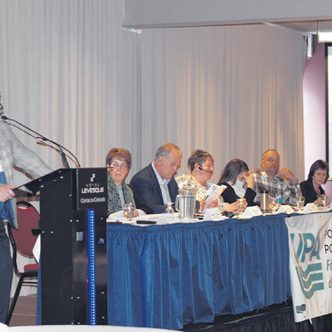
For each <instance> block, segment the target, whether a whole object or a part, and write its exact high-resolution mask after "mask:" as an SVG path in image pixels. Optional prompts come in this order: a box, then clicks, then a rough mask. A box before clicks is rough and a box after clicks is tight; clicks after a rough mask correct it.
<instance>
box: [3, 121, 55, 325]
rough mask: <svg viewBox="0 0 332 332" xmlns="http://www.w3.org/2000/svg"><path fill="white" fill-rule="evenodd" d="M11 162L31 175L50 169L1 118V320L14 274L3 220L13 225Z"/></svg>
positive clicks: (39, 174)
mask: <svg viewBox="0 0 332 332" xmlns="http://www.w3.org/2000/svg"><path fill="white" fill-rule="evenodd" d="M14 166H16V167H18V168H20V169H22V170H24V171H25V172H26V173H28V174H29V175H30V176H32V177H33V178H37V177H40V176H43V175H45V174H47V173H49V172H51V171H52V170H51V169H50V168H49V167H48V166H47V165H46V164H45V163H44V162H43V161H42V160H41V159H40V158H39V157H38V156H37V155H36V154H35V153H33V152H32V151H30V150H29V149H28V148H27V147H26V146H24V145H23V144H22V143H21V142H20V141H19V140H18V138H17V137H16V136H15V135H14V133H13V132H12V130H11V129H10V128H9V125H8V124H7V123H6V122H5V121H3V120H0V219H1V220H0V285H1V286H0V322H1V323H5V320H6V316H7V312H8V307H9V299H10V287H11V281H12V274H13V265H12V261H11V255H10V249H9V240H8V237H7V235H6V232H5V226H4V222H9V223H10V224H11V225H14V226H15V225H16V222H15V213H14V211H15V210H14V209H15V207H14V206H13V205H12V204H13V202H12V198H14V195H15V194H14V191H13V189H14V188H15V187H16V186H15V185H13V171H14Z"/></svg>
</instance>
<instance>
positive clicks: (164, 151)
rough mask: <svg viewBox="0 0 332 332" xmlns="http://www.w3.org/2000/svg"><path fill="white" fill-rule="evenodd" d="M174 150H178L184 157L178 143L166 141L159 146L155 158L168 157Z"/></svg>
mask: <svg viewBox="0 0 332 332" xmlns="http://www.w3.org/2000/svg"><path fill="white" fill-rule="evenodd" d="M173 150H176V151H177V152H178V153H179V155H180V156H181V157H182V151H181V149H180V148H179V147H178V146H177V145H175V144H173V143H166V144H164V145H162V146H160V147H159V148H158V150H157V152H156V154H155V156H154V160H158V159H159V158H160V157H164V158H167V157H168V156H169V154H170V153H171V152H172V151H173Z"/></svg>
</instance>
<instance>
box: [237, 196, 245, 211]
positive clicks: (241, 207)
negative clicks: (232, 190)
mask: <svg viewBox="0 0 332 332" xmlns="http://www.w3.org/2000/svg"><path fill="white" fill-rule="evenodd" d="M237 201H238V202H239V207H238V210H239V212H243V211H244V210H245V209H246V207H247V205H246V199H245V198H239V199H238V200H237Z"/></svg>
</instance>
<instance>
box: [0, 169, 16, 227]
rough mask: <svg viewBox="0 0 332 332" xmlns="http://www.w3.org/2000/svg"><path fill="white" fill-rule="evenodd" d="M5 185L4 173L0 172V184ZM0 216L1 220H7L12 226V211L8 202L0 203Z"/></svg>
mask: <svg viewBox="0 0 332 332" xmlns="http://www.w3.org/2000/svg"><path fill="white" fill-rule="evenodd" d="M6 183H7V181H6V176H5V173H4V172H3V171H2V172H0V184H6ZM0 215H1V219H2V220H8V222H9V223H10V224H11V225H14V211H13V208H12V203H11V201H10V200H9V201H7V202H4V203H3V202H0Z"/></svg>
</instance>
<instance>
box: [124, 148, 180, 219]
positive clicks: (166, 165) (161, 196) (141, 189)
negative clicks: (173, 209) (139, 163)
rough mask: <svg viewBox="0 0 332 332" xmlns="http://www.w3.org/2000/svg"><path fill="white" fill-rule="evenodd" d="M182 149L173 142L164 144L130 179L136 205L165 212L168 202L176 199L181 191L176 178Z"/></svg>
mask: <svg viewBox="0 0 332 332" xmlns="http://www.w3.org/2000/svg"><path fill="white" fill-rule="evenodd" d="M181 159H182V151H181V150H180V148H179V147H178V146H176V145H175V144H173V143H167V144H164V145H162V146H161V147H160V148H159V149H158V151H157V153H156V155H155V158H154V160H153V162H152V163H151V164H150V165H148V166H147V167H145V168H143V169H142V170H140V171H139V172H138V173H136V174H135V175H134V176H133V178H132V179H131V181H130V187H131V188H132V190H133V192H134V198H135V202H136V207H137V208H138V209H142V210H143V211H145V212H146V213H163V212H165V209H166V206H167V203H168V202H173V203H174V201H175V198H176V195H177V194H178V193H179V189H178V185H177V183H176V181H175V179H174V175H176V172H177V170H178V169H179V168H180V167H181Z"/></svg>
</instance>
